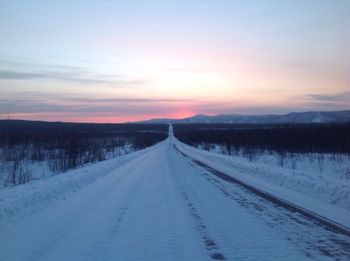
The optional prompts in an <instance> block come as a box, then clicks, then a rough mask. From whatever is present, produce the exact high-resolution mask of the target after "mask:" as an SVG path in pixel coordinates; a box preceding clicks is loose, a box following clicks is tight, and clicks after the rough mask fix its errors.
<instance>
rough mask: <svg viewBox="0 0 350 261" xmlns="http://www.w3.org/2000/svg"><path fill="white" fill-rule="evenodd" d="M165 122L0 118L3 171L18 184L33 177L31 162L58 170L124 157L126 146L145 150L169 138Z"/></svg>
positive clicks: (7, 180) (8, 180)
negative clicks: (33, 120) (82, 121)
mask: <svg viewBox="0 0 350 261" xmlns="http://www.w3.org/2000/svg"><path fill="white" fill-rule="evenodd" d="M167 131H168V126H167V125H161V124H153V125H147V124H84V123H83V124H78V123H59V122H55V123H51V122H32V121H16V120H3V121H0V173H5V174H4V175H6V178H5V182H6V183H7V184H11V185H13V186H16V185H18V184H22V183H26V182H28V181H29V180H30V179H31V178H32V177H31V173H30V171H29V168H28V163H29V162H31V161H32V162H33V161H45V160H46V161H48V164H49V168H50V170H51V171H53V172H55V173H60V172H64V171H66V170H69V169H73V168H76V167H78V166H81V165H83V164H86V163H89V162H96V161H102V160H105V159H107V158H111V157H116V156H120V154H121V149H122V148H123V147H125V146H129V147H131V149H132V150H137V149H142V148H145V147H148V146H151V145H153V144H155V143H157V142H160V141H161V140H164V139H166V137H167V136H168V134H167Z"/></svg>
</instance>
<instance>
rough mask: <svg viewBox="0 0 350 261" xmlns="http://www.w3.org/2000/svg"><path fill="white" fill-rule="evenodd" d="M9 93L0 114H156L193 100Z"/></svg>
mask: <svg viewBox="0 0 350 261" xmlns="http://www.w3.org/2000/svg"><path fill="white" fill-rule="evenodd" d="M12 97H13V98H9V97H0V114H8V113H11V114H12V113H39V112H74V113H86V114H94V113H101V112H111V113H113V112H114V113H115V114H120V113H123V114H125V115H133V114H145V113H148V114H155V113H158V114H159V113H166V112H167V113H169V112H173V111H176V110H177V109H178V108H179V107H181V106H183V105H188V104H192V103H193V102H194V101H192V100H187V99H161V98H154V99H152V98H90V97H76V96H75V97H74V95H69V94H55V95H54V94H48V93H46V94H45V93H35V92H25V93H22V95H21V96H17V95H13V96H12Z"/></svg>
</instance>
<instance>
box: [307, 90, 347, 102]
mask: <svg viewBox="0 0 350 261" xmlns="http://www.w3.org/2000/svg"><path fill="white" fill-rule="evenodd" d="M305 97H306V98H308V99H311V100H313V101H322V102H325V101H326V102H344V101H349V100H350V92H341V93H335V94H307V95H305Z"/></svg>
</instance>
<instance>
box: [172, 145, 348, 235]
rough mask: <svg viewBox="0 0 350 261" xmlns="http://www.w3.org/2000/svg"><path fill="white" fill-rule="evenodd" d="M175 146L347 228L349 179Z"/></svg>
mask: <svg viewBox="0 0 350 261" xmlns="http://www.w3.org/2000/svg"><path fill="white" fill-rule="evenodd" d="M174 143H175V144H176V146H177V147H178V148H179V150H180V151H182V152H184V153H185V154H188V155H190V156H191V157H193V158H195V159H197V160H200V161H202V162H204V163H206V164H207V165H209V166H211V167H212V168H215V169H217V170H219V171H222V172H224V173H226V174H228V175H231V176H233V177H235V178H237V179H239V180H241V181H243V182H245V183H247V184H249V185H252V186H255V187H257V188H259V189H261V190H264V191H266V192H269V193H271V194H274V195H275V196H277V197H279V198H281V199H284V200H286V201H289V202H291V203H293V204H295V205H298V206H300V207H303V208H305V209H308V210H310V211H312V212H314V213H316V214H318V215H320V216H323V217H326V218H328V219H330V220H333V221H334V222H337V223H339V224H342V225H344V226H347V227H349V228H350V201H349V198H350V180H349V179H346V178H343V179H341V178H338V179H331V178H327V177H326V178H325V177H322V176H320V175H316V174H315V173H311V174H310V173H309V172H303V171H297V170H291V169H287V168H283V167H281V166H278V165H277V164H269V163H262V162H249V161H248V160H247V159H244V158H241V157H232V156H227V155H221V154H217V153H213V152H208V151H203V150H199V149H196V148H194V147H191V146H188V145H186V144H184V143H181V142H180V141H178V140H176V139H175V140H174ZM334 164H336V163H334ZM334 169H335V168H334Z"/></svg>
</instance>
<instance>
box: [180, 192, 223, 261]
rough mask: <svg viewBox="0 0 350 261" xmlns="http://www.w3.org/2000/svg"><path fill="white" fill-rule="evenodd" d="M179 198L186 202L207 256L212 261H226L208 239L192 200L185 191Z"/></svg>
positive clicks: (214, 244) (218, 249) (217, 247)
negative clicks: (207, 253)
mask: <svg viewBox="0 0 350 261" xmlns="http://www.w3.org/2000/svg"><path fill="white" fill-rule="evenodd" d="M181 196H182V197H183V199H184V200H185V201H186V203H187V205H186V206H187V207H188V209H189V210H190V213H191V215H192V216H193V217H194V219H195V221H196V223H197V226H198V229H199V232H200V233H201V235H202V240H203V242H204V244H205V246H206V249H207V250H208V251H209V255H210V257H211V258H212V259H213V260H226V258H225V257H224V255H223V254H222V253H220V248H219V246H218V245H217V243H216V242H215V241H214V240H213V239H211V238H210V236H209V235H208V233H207V232H206V227H207V226H206V225H205V224H204V222H203V220H202V218H201V216H200V215H199V214H198V211H197V209H196V207H195V205H194V204H193V202H192V200H191V199H190V198H189V196H188V194H187V193H186V192H185V191H183V190H182V191H181Z"/></svg>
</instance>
